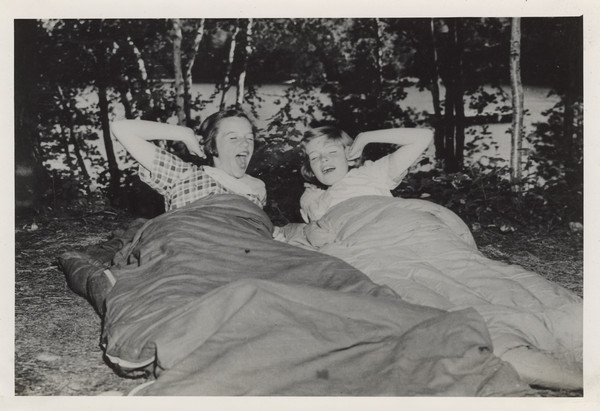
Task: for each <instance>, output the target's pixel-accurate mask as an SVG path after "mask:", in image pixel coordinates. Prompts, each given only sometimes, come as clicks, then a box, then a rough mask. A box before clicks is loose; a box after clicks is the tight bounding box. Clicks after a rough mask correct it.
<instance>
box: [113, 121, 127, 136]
mask: <svg viewBox="0 0 600 411" xmlns="http://www.w3.org/2000/svg"><path fill="white" fill-rule="evenodd" d="M126 122H127V120H117V121H112V122H111V123H110V125H109V128H110V133H111V134H112V135H113V137H115V138H116V139H117V140H119V141H120V140H121V138H122V137H123V135H124V133H125V128H126V127H127V126H126Z"/></svg>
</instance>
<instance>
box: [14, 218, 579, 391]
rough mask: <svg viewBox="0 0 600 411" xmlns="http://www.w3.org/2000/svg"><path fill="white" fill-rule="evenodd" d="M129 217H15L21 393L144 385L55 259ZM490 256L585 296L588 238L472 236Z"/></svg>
mask: <svg viewBox="0 0 600 411" xmlns="http://www.w3.org/2000/svg"><path fill="white" fill-rule="evenodd" d="M131 220H132V218H131V217H127V216H124V215H113V214H98V215H94V216H88V217H80V218H46V219H38V220H36V221H35V224H34V226H33V227H32V223H33V221H32V220H31V219H28V220H17V221H16V226H15V265H16V273H15V363H14V366H15V369H14V371H15V381H14V382H15V387H14V390H15V391H14V392H15V395H17V396H30V395H53V396H54V395H64V396H81V395H101V394H105V395H118V394H119V393H122V394H125V393H127V392H129V391H131V390H132V389H133V388H135V387H136V386H138V385H139V384H141V383H143V382H144V381H145V379H144V378H138V379H131V378H124V377H121V376H119V375H117V374H116V373H115V371H113V369H111V368H110V366H109V365H108V363H107V362H105V361H104V360H103V357H102V350H101V348H100V346H99V341H100V329H101V322H100V318H99V317H98V316H97V314H96V313H95V312H94V310H93V309H92V307H91V306H90V305H89V303H88V302H87V301H86V300H84V299H83V298H81V297H79V296H77V295H76V294H74V293H73V292H72V291H71V290H70V289H69V288H68V287H67V285H66V282H65V279H64V276H63V274H62V272H61V271H60V270H59V268H58V266H57V257H58V256H59V255H60V254H61V253H63V252H65V251H69V250H73V249H83V248H85V247H87V246H89V245H93V244H97V243H100V242H102V241H105V240H107V239H108V238H109V236H110V233H111V232H112V231H113V230H115V229H117V228H118V227H122V226H124V225H126V224H127V223H128V222H129V221H131ZM475 237H476V240H477V243H478V244H479V247H480V249H481V251H482V252H483V253H484V254H486V255H487V256H489V257H491V258H494V259H498V260H502V261H506V262H509V263H515V264H519V265H522V266H524V267H525V268H527V269H530V270H532V271H535V272H538V273H540V274H542V275H543V276H545V277H546V278H548V279H550V280H551V281H555V282H557V283H559V284H561V285H563V286H564V287H566V288H569V289H571V290H572V291H574V292H575V293H577V294H579V295H580V296H581V295H582V293H583V239H582V236H581V234H577V233H576V234H573V233H570V232H568V231H565V232H558V233H552V234H548V233H539V232H524V231H517V232H514V233H510V234H500V233H499V232H498V231H496V230H494V229H484V230H482V231H479V232H477V233H475ZM537 393H538V395H539V396H581V395H582V392H581V391H550V390H539V391H538V392H537Z"/></svg>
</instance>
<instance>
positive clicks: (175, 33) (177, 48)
mask: <svg viewBox="0 0 600 411" xmlns="http://www.w3.org/2000/svg"><path fill="white" fill-rule="evenodd" d="M172 23H173V27H172V29H171V39H172V41H173V69H174V72H175V105H176V107H177V124H179V125H184V124H186V115H185V109H184V94H185V86H184V82H183V70H182V68H181V38H182V35H181V21H180V20H179V19H173V20H172Z"/></svg>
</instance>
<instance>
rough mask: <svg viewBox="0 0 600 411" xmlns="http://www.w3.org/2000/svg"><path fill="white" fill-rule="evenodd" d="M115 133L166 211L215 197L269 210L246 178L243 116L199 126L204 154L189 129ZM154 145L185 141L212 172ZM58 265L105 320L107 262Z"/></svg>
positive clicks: (124, 127)
mask: <svg viewBox="0 0 600 411" xmlns="http://www.w3.org/2000/svg"><path fill="white" fill-rule="evenodd" d="M111 130H112V133H113V135H114V136H115V137H116V138H117V140H119V142H121V144H122V145H123V146H124V147H125V149H126V150H127V151H128V152H129V153H130V154H131V156H132V157H133V158H134V159H135V160H136V161H137V162H138V163H139V166H140V169H139V175H140V179H141V180H142V181H144V182H145V183H147V184H148V185H149V186H150V187H152V188H153V189H155V190H156V191H157V192H159V193H160V194H162V195H163V196H164V199H165V210H166V211H169V210H173V209H176V208H180V207H183V206H185V205H187V204H190V203H192V202H194V201H196V200H198V199H201V198H203V197H206V196H208V195H210V194H227V193H232V194H239V195H241V196H245V197H246V198H248V199H249V200H251V201H252V202H254V203H255V204H257V205H258V206H260V207H261V208H262V207H263V206H264V205H265V200H266V189H265V184H264V183H263V182H262V181H261V180H259V179H257V178H254V177H251V176H249V175H247V174H246V169H247V167H248V163H249V161H250V158H251V157H252V154H253V152H254V129H253V126H252V123H251V121H250V119H249V118H248V117H247V116H246V114H244V112H242V111H240V110H235V109H234V110H226V111H219V112H217V113H214V114H212V115H210V116H209V117H207V118H206V120H204V122H203V123H202V125H201V126H200V133H201V134H202V137H203V138H204V149H202V148H201V147H200V143H199V141H198V137H197V136H196V135H195V134H194V131H193V130H192V129H190V128H187V127H181V126H176V125H171V124H164V123H156V122H152V121H141V120H124V121H119V122H115V123H112V124H111ZM151 140H174V141H181V142H183V143H184V144H185V145H186V147H187V148H188V150H189V151H190V153H192V154H194V155H197V156H199V157H205V156H207V157H208V159H209V160H210V161H211V164H212V165H213V166H212V167H211V166H196V165H194V164H190V163H186V162H184V161H183V160H181V159H180V158H178V157H177V156H175V155H173V154H171V153H168V152H167V151H165V150H162V149H161V148H159V147H157V146H155V145H154V144H152V143H151V142H150V141H151ZM110 251H111V250H108V252H109V253H110ZM113 251H115V252H116V251H117V249H115V250H113ZM59 262H60V265H61V267H62V269H63V271H64V272H65V276H66V279H67V283H68V284H69V287H70V288H71V289H72V290H73V291H75V292H76V293H77V294H79V295H81V296H83V297H86V298H87V299H88V300H89V301H90V302H91V304H92V305H93V306H94V308H95V309H96V311H97V312H98V313H100V314H101V315H103V313H104V299H105V298H106V295H107V294H108V292H109V291H110V290H111V289H112V287H113V285H114V283H115V282H116V280H115V277H114V276H113V274H112V272H111V271H110V270H108V269H107V270H104V267H103V264H102V262H99V261H97V260H95V259H94V258H93V257H91V256H89V255H87V254H84V253H80V252H77V251H73V252H67V253H64V254H63V255H61V257H60V258H59Z"/></svg>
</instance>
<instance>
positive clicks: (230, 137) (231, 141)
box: [213, 117, 254, 178]
mask: <svg viewBox="0 0 600 411" xmlns="http://www.w3.org/2000/svg"><path fill="white" fill-rule="evenodd" d="M216 145H217V153H218V155H216V156H215V157H214V159H213V160H214V164H215V167H216V168H218V169H221V170H223V171H225V172H226V173H227V174H229V175H232V176H233V177H236V178H241V177H243V176H244V175H245V174H246V169H247V168H248V163H250V158H252V153H253V152H254V132H253V130H252V125H251V124H250V122H249V121H248V120H246V119H245V118H242V117H227V118H224V119H223V120H221V122H220V123H219V132H218V134H217V137H216Z"/></svg>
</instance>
